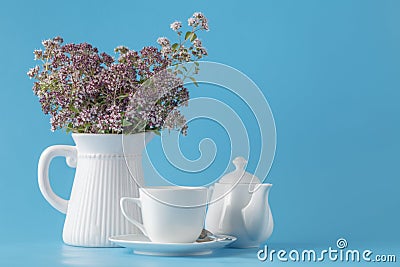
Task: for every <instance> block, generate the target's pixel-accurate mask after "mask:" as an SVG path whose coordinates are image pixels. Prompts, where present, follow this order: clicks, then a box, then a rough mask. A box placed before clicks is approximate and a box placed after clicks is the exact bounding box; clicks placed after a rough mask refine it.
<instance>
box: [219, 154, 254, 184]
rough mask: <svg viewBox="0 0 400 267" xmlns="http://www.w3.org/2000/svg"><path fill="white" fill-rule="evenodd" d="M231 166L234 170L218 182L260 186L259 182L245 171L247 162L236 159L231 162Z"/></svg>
mask: <svg viewBox="0 0 400 267" xmlns="http://www.w3.org/2000/svg"><path fill="white" fill-rule="evenodd" d="M232 162H233V164H234V165H235V167H236V170H234V171H233V172H230V173H228V174H225V175H224V176H222V178H221V179H220V180H219V181H218V182H219V183H221V184H235V183H239V184H260V183H261V181H260V179H258V178H257V177H256V176H255V175H253V174H251V173H248V172H246V171H245V169H244V168H245V167H246V164H247V160H245V159H244V158H243V157H236V158H235V159H234V160H233V161H232Z"/></svg>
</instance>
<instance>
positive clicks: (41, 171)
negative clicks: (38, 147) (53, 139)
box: [38, 145, 77, 214]
mask: <svg viewBox="0 0 400 267" xmlns="http://www.w3.org/2000/svg"><path fill="white" fill-rule="evenodd" d="M76 154H77V150H76V147H74V146H67V145H56V146H50V147H48V148H46V149H45V150H44V151H43V152H42V154H41V155H40V158H39V164H38V182H39V188H40V192H42V195H43V196H44V198H45V199H46V200H47V201H48V202H49V203H50V205H52V206H53V207H54V208H55V209H57V210H58V211H60V212H62V213H64V214H65V213H67V209H68V200H66V199H63V198H61V197H59V196H57V195H56V194H55V193H54V191H53V190H52V189H51V186H50V181H49V166H50V162H51V160H52V159H53V158H55V157H59V156H62V157H65V160H66V162H67V165H68V166H69V167H71V168H76V164H77V162H76Z"/></svg>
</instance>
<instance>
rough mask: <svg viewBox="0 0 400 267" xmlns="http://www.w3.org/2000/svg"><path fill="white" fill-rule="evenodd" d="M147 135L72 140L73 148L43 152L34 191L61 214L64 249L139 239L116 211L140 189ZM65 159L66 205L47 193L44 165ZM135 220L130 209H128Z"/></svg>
mask: <svg viewBox="0 0 400 267" xmlns="http://www.w3.org/2000/svg"><path fill="white" fill-rule="evenodd" d="M152 137H153V134H152V133H139V134H132V135H122V134H72V138H73V140H74V141H75V144H76V146H68V145H55V146H50V147H48V148H47V149H45V150H44V151H43V153H42V155H41V156H40V159H39V165H38V182H39V188H40V191H41V192H42V194H43V196H44V198H45V199H46V200H47V201H48V202H49V203H50V205H52V206H53V207H54V208H55V209H57V210H58V211H60V212H62V213H65V214H66V218H65V223H64V229H63V235H62V236H63V240H64V242H65V243H66V244H68V245H74V246H85V247H112V246H114V245H113V244H112V243H111V242H110V241H109V240H108V238H109V237H110V236H115V235H123V234H132V233H139V230H138V229H137V228H136V227H135V226H133V225H132V224H131V223H129V222H128V221H127V220H126V219H125V218H124V216H123V215H122V212H121V210H120V207H119V201H120V199H121V197H138V196H139V193H138V188H139V187H141V186H143V185H144V181H143V170H142V151H143V149H144V148H145V146H146V144H147V143H148V142H149V141H150V139H151V138H152ZM57 156H62V157H65V158H66V162H67V164H68V166H70V167H72V168H76V172H75V178H74V183H73V186H72V191H71V195H70V199H69V200H65V199H63V198H61V197H59V196H57V195H56V194H55V193H54V192H53V190H52V189H51V187H50V182H49V175H48V173H49V165H50V162H51V160H52V159H53V158H54V157H57ZM128 210H129V211H130V212H131V214H130V216H132V217H133V218H136V219H137V220H140V218H141V216H140V210H139V209H138V208H137V207H136V206H134V205H133V206H132V207H131V208H129V209H128Z"/></svg>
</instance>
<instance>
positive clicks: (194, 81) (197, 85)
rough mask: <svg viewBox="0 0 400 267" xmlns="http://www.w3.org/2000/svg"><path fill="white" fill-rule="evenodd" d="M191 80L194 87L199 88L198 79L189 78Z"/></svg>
mask: <svg viewBox="0 0 400 267" xmlns="http://www.w3.org/2000/svg"><path fill="white" fill-rule="evenodd" d="M189 79H191V80H192V82H193V83H194V85H196V87H199V84H198V83H197V81H196V79H195V78H193V77H189Z"/></svg>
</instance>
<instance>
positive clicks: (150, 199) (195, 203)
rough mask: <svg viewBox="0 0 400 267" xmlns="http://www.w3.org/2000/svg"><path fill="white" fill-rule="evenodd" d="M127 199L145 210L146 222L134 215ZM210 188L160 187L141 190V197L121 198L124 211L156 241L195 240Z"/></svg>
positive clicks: (126, 216) (199, 230) (144, 217)
mask: <svg viewBox="0 0 400 267" xmlns="http://www.w3.org/2000/svg"><path fill="white" fill-rule="evenodd" d="M125 202H133V203H135V204H137V205H138V206H139V207H140V208H141V210H142V220H143V224H141V223H140V222H138V221H137V220H136V219H134V218H132V217H130V216H129V215H128V214H127V212H126V209H125V208H126V205H125ZM206 203H207V188H206V187H178V186H157V187H147V188H140V189H139V198H129V197H123V198H121V201H120V205H121V210H122V214H123V215H124V216H125V218H126V219H128V221H130V222H131V223H133V224H134V225H135V226H137V227H138V228H139V229H140V230H141V231H142V232H143V234H144V235H146V236H147V237H148V238H149V239H150V240H151V241H152V242H158V243H192V242H195V241H196V239H197V238H198V237H199V235H200V233H201V231H202V229H203V226H204V219H205V214H206Z"/></svg>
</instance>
